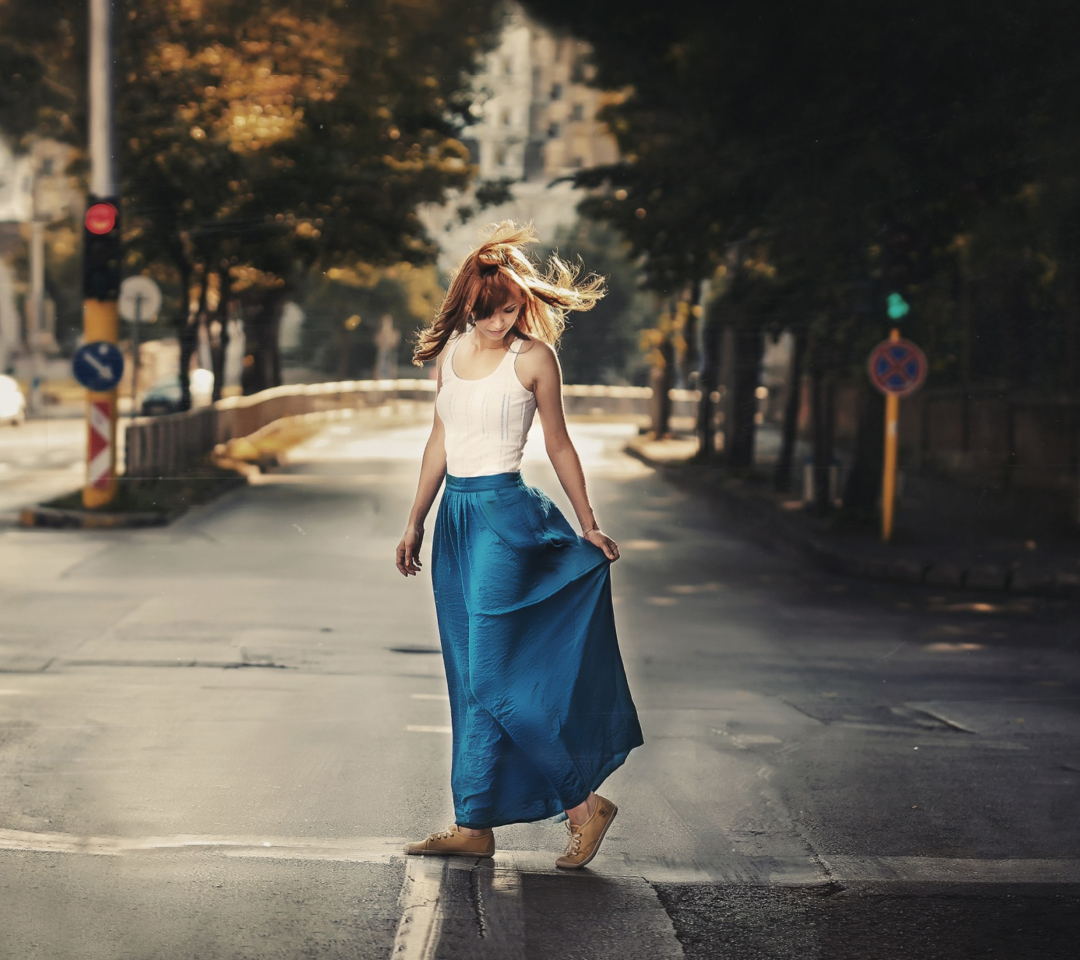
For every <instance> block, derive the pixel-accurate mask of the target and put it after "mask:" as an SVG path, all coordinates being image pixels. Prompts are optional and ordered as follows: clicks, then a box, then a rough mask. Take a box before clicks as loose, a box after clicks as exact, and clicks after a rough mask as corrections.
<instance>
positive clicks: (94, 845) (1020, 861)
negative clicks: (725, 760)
mask: <svg viewBox="0 0 1080 960" xmlns="http://www.w3.org/2000/svg"><path fill="white" fill-rule="evenodd" d="M404 843H405V840H404V838H402V837H334V838H325V837H258V836H244V835H238V836H220V835H214V834H178V835H175V836H159V837H115V836H79V835H78V834H69V833H34V832H30V831H23V830H6V829H0V851H5V850H11V851H26V852H38V853H67V854H83V855H90V856H121V855H125V854H139V853H147V854H150V853H154V852H169V851H173V852H176V851H182V850H194V849H204V850H214V851H216V852H219V853H220V854H221V855H223V856H228V857H240V858H245V857H250V858H256V859H267V858H268V859H278V860H334V861H341V862H347V863H370V864H384V865H390V864H392V863H400V862H401V860H402V859H403V858H404V857H403V854H402V850H401V848H402V845H403V844H404ZM556 855H557V852H556V851H554V850H550V851H539V850H500V851H498V852H497V853H496V854H495V857H494V859H493V860H492V861H491V864H492V868H493V869H495V871H496V873H498V871H499V870H510V871H513V872H515V873H528V874H546V875H552V876H554V875H559V876H565V875H566V872H565V871H561V870H558V869H557V868H556V867H555V857H556ZM414 859H437V858H412V857H410V858H408V862H410V863H412V862H413V861H414ZM462 862H463V863H464V864H471V863H472V861H470V860H465V861H462ZM823 864H824V869H822V865H823ZM588 873H589V874H592V875H595V876H599V877H611V878H623V877H644V878H645V879H646V880H650V881H652V882H664V883H680V882H681V883H709V884H715V885H726V884H740V885H752V886H808V885H814V884H822V883H827V882H829V881H835V882H840V883H859V882H865V881H881V882H894V883H986V884H1025V883H1080V859H1069V860H1066V859H1061V860H1040V859H1032V858H994V859H974V858H967V859H959V858H950V857H874V856H849V855H837V856H826V855H822V857H821V858H820V860H818V859H816V858H813V857H804V858H798V857H789V858H785V859H779V858H770V857H753V858H752V857H732V858H731V859H730V860H729V861H724V862H715V863H702V862H693V861H689V862H681V863H680V862H674V861H672V860H669V859H667V858H662V857H631V856H628V855H625V854H624V855H621V856H620V855H607V856H601V857H599V858H597V859H596V860H595V861H593V863H592V864H590V865H589V871H588ZM501 882H508V881H505V880H504V881H501Z"/></svg>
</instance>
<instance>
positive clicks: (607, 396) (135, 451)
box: [124, 379, 698, 479]
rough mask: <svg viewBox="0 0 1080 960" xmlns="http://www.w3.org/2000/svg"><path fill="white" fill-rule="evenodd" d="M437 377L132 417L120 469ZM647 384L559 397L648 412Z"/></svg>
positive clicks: (387, 396) (378, 400)
mask: <svg viewBox="0 0 1080 960" xmlns="http://www.w3.org/2000/svg"><path fill="white" fill-rule="evenodd" d="M697 397H698V393H697V391H696V390H672V391H671V398H672V401H673V404H674V405H675V407H676V412H682V409H681V408H684V407H685V408H686V409H685V412H686V413H691V412H692V407H693V405H694V404H696V402H697ZM434 398H435V381H434V380H426V379H425V380H421V379H406V380H349V381H344V382H341V383H310V384H296V385H290V386H283V387H273V388H271V389H270V390H263V391H262V392H261V393H256V394H252V395H251V396H248V397H227V398H226V399H224V400H218V401H217V402H216V403H214V404H212V405H211V406H208V407H200V408H198V409H195V410H188V411H186V412H185V413H172V414H165V415H162V416H156V417H136V418H135V419H133V420H131V421H130V422H129V424H128V425H127V428H126V431H125V443H124V473H125V475H126V476H128V477H131V478H140V479H141V478H153V477H163V476H176V475H178V474H182V473H184V472H185V471H186V470H189V469H190V468H191V467H193V466H195V465H196V464H198V463H200V462H201V461H202V460H203V459H204V458H205V457H206V456H207V455H208V454H209V453H210V452H211V451H212V450H213V449H214V447H215V446H217V444H219V443H227V442H228V441H229V440H234V439H236V438H239V437H246V436H250V435H251V434H253V433H255V431H256V430H260V429H262V428H263V427H265V426H267V425H268V424H270V423H273V422H274V421H275V420H281V419H282V418H284V417H295V416H300V415H302V414H311V413H320V412H322V411H330V410H345V409H361V408H365V407H377V406H380V405H382V404H384V403H386V402H388V401H393V400H418V401H428V402H431V401H433V400H434ZM651 399H652V390H651V389H650V388H649V387H607V386H598V385H592V384H580V385H579V384H568V385H566V386H565V387H564V388H563V405H564V407H565V409H566V412H567V414H568V415H570V416H581V415H598V414H599V415H612V416H644V415H647V414H648V410H649V401H650V400H651Z"/></svg>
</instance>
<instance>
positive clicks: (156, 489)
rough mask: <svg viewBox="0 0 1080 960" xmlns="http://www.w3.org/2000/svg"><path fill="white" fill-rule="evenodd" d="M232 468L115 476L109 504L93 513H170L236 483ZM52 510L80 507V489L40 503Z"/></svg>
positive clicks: (196, 502) (204, 501)
mask: <svg viewBox="0 0 1080 960" xmlns="http://www.w3.org/2000/svg"><path fill="white" fill-rule="evenodd" d="M237 480H238V478H237V475H236V472H235V471H234V470H225V469H223V468H221V467H211V466H207V467H200V468H198V469H197V470H195V471H194V472H192V473H190V474H188V475H187V476H183V477H158V478H156V479H153V480H146V479H139V480H125V479H124V478H123V477H119V478H118V483H117V489H116V497H115V498H114V499H113V501H112V503H110V504H108V505H107V506H104V507H99V508H98V509H96V510H94V513H173V512H175V511H180V510H185V509H187V508H188V507H193V506H196V505H197V504H200V503H206V502H208V501H210V500H213V499H214V497H216V496H218V495H219V494H221V493H224V492H225V491H226V490H228V489H229V488H230V487H234V486H236V484H237ZM41 506H43V507H51V508H53V509H55V510H82V509H84V508H83V502H82V491H81V490H76V491H75V492H74V493H68V494H65V495H64V496H62V497H56V498H55V499H53V500H48V501H46V502H44V503H42V504H41Z"/></svg>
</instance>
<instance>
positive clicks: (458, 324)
mask: <svg viewBox="0 0 1080 960" xmlns="http://www.w3.org/2000/svg"><path fill="white" fill-rule="evenodd" d="M536 239H537V237H536V231H535V230H534V229H533V227H532V225H531V224H530V225H528V226H524V227H523V226H519V225H518V224H516V223H513V222H512V221H509V220H507V221H504V222H503V223H497V224H494V225H493V226H492V228H491V232H490V233H489V234H488V237H487V239H486V240H484V242H483V243H482V244H480V246H479V247H477V248H476V249H475V250H473V252H472V253H470V254H469V255H468V256H467V257H466V258H465V259H464V260H463V261H462V262H461V265H460V266H459V267H458V268H457V270H456V271H455V272H454V276H453V278H452V279H451V280H450V286H449V288H448V289H447V291H446V297H445V298H444V299H443V302H442V306H441V307H439V312H438V313H437V314H436V315H435V319H434V320H432V321H431V323H430V324H429V325H428V326H427V327H425V328H424V329H423V330H421V331H420V333H419V335H418V336H417V338H416V347H415V349H414V350H413V363H414V364H416V365H417V366H420V365H422V364H423V363H424V361H425V360H431V359H433V358H435V357H437V356H438V355H439V354H440V353H441V352H442V350H443V348H444V347H445V346H446V344H447V343H448V342H449V340H450V338H451V337H452V336H453V335H454V334H455V333H464V332H465V330H466V328H467V326H468V324H469V322H470V321H472V320H483V319H486V318H487V317H490V316H491V315H492V314H493V313H494V312H495V311H496V310H498V309H499V308H500V307H501V306H502V305H503V304H505V303H506V302H507V301H509V300H513V299H516V298H521V300H522V309H521V312H520V313H519V314H518V319H517V324H516V325H515V326H516V331H517V333H518V334H519V335H521V334H524V335H525V336H527V337H533V338H535V339H537V340H543V341H544V342H545V343H549V344H551V346H553V347H554V346H556V345H557V344H558V342H559V337H560V336H562V332H563V329H564V328H565V326H566V315H567V314H568V313H570V312H571V311H574V310H591V309H592V308H593V306H594V305H595V304H596V302H597V300H599V299H600V298H601V297H603V296H604V294H605V293H606V292H607V290H606V288H605V286H604V278H603V277H600V276H597V275H596V274H589V275H588V276H587V277H585V278H584V279H583V280H580V281H579V280H578V274H579V273H580V268H575V267H573V266H572V265H570V264H568V263H566V262H565V261H563V260H561V259H559V257H558V256H556V255H552V256H551V257H550V258H549V259H548V263H547V270H546V271H545V272H544V273H543V274H541V273H540V271H539V270H537V267H536V265H535V264H534V263H533V262H532V261H531V260H530V259H529V258H528V257H527V256H526V255H525V254H524V253H523V252H522V249H521V248H522V247H524V246H526V245H527V244H530V243H535V242H536Z"/></svg>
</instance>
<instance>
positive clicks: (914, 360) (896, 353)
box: [867, 294, 926, 543]
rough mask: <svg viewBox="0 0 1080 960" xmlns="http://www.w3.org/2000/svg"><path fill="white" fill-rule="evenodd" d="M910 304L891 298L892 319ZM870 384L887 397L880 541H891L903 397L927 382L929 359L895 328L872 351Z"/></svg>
mask: <svg viewBox="0 0 1080 960" xmlns="http://www.w3.org/2000/svg"><path fill="white" fill-rule="evenodd" d="M907 312H908V305H907V304H906V303H905V302H904V300H903V298H902V297H901V296H900V295H899V294H892V295H891V296H890V297H889V316H890V317H891V318H892V319H893V320H899V319H901V318H902V317H903V316H904V315H905V314H906V313H907ZM867 372H868V373H869V374H870V382H871V383H872V384H873V385H874V386H875V387H877V389H878V390H880V391H881V392H882V393H883V394H885V462H884V468H883V472H882V477H881V540H882V542H883V543H888V542H889V541H890V540H892V535H893V523H894V517H895V511H896V466H897V447H898V443H899V431H900V398H901V397H904V396H907V395H908V394H909V393H914V392H915V391H916V390H918V389H919V387H921V386H922V384H923V381H924V380H925V379H926V356H925V355H924V354H923V352H922V350H920V349H919V348H918V347H917V346H915V344H913V343H912V342H911V341H910V340H904V339H902V338H901V336H900V329H899V327H893V328H892V330H891V331H890V333H889V339H888V340H883V341H882V342H881V343H879V344H878V345H877V346H876V347H874V349H873V350H871V351H870V359H869V360H868V361H867Z"/></svg>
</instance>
